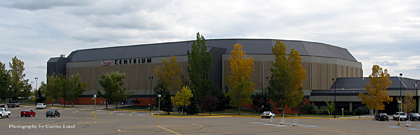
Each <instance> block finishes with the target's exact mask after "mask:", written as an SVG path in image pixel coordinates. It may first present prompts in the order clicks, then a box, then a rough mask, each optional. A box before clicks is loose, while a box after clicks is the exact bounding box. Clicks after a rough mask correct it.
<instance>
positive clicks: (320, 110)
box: [312, 106, 325, 115]
mask: <svg viewBox="0 0 420 135" xmlns="http://www.w3.org/2000/svg"><path fill="white" fill-rule="evenodd" d="M324 112H325V110H324V109H323V108H322V107H321V108H318V106H314V107H313V109H312V113H313V114H318V115H319V114H323V113H324Z"/></svg>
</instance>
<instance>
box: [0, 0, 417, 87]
mask: <svg viewBox="0 0 420 135" xmlns="http://www.w3.org/2000/svg"><path fill="white" fill-rule="evenodd" d="M0 31H1V32H0V61H1V62H3V63H8V62H10V61H11V59H12V57H14V56H17V57H18V58H19V59H20V60H23V61H24V62H25V68H26V70H25V73H26V76H27V77H26V78H27V79H30V80H31V81H34V78H35V77H39V80H38V86H39V83H40V81H44V80H45V75H46V63H47V61H48V59H49V58H51V57H58V56H59V55H60V54H65V55H66V56H67V55H69V54H70V53H71V51H74V50H77V49H86V48H98V47H110V46H124V45H132V44H145V43H160V42H172V41H184V40H194V39H195V34H196V32H200V33H201V34H203V35H204V36H205V38H206V39H215V38H273V39H286V40H304V41H314V42H321V43H327V44H331V45H336V46H339V47H343V48H347V49H348V50H349V51H350V52H351V53H352V54H353V56H354V57H355V58H356V59H357V60H358V61H360V62H362V64H363V70H364V76H368V75H369V74H370V73H371V67H372V65H373V64H379V65H380V66H382V67H384V68H386V69H388V70H389V73H390V74H391V76H397V75H398V74H399V73H400V72H402V73H403V74H404V75H403V76H405V77H409V78H416V79H419V78H420V73H419V71H420V61H419V60H418V59H420V53H419V51H420V1H418V0H369V1H367V0H340V1H334V0H303V1H302V0H293V1H292V2H289V1H281V0H271V1H256V0H255V1H254V0H238V1H235V0H230V1H228V2H226V1H225V0H208V1H201V0H188V1H187V0H149V1H142V0H132V1H131V0H124V1H119V0H61V1H59V0H2V1H0ZM7 65H8V64H7Z"/></svg>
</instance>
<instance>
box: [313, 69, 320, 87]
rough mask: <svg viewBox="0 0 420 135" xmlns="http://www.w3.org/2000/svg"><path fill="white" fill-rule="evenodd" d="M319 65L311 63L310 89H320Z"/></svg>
mask: <svg viewBox="0 0 420 135" xmlns="http://www.w3.org/2000/svg"><path fill="white" fill-rule="evenodd" d="M319 71H320V65H319V64H318V63H312V89H313V90H319V89H320V85H319V84H320V81H321V80H320V79H321V78H320V74H319Z"/></svg>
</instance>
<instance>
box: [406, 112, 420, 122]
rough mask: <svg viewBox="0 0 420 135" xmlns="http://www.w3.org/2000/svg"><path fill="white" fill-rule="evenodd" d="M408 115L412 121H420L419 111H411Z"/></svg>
mask: <svg viewBox="0 0 420 135" xmlns="http://www.w3.org/2000/svg"><path fill="white" fill-rule="evenodd" d="M408 117H409V118H410V120H411V121H414V120H417V121H419V120H420V115H419V114H418V113H410V114H409V115H408Z"/></svg>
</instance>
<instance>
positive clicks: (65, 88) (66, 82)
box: [56, 74, 71, 107]
mask: <svg viewBox="0 0 420 135" xmlns="http://www.w3.org/2000/svg"><path fill="white" fill-rule="evenodd" d="M56 79H57V85H59V86H58V87H57V88H59V91H60V92H59V95H60V97H62V98H63V100H64V107H66V101H67V100H68V99H69V98H68V97H69V93H70V87H71V86H70V79H69V78H67V77H66V76H65V75H63V74H58V75H57V78H56Z"/></svg>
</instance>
